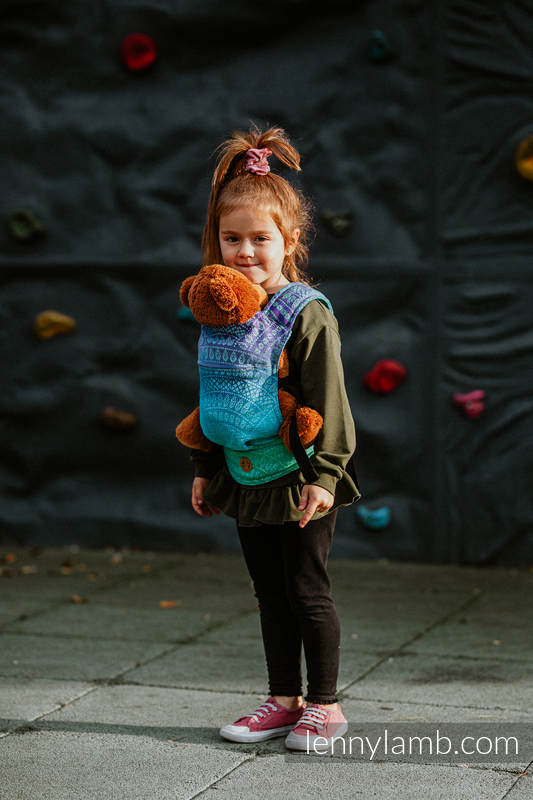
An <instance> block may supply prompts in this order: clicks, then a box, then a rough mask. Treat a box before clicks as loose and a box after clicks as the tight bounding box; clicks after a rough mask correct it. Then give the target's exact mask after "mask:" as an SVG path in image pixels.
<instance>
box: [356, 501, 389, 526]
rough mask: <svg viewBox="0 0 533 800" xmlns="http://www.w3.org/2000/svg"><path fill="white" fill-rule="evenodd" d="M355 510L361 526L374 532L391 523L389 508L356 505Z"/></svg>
mask: <svg viewBox="0 0 533 800" xmlns="http://www.w3.org/2000/svg"><path fill="white" fill-rule="evenodd" d="M355 510H356V513H357V516H358V517H359V519H360V520H361V522H362V523H363V525H364V526H365V527H366V528H371V529H372V530H375V531H377V530H380V529H381V528H386V527H387V525H389V523H390V521H391V510H390V508H389V506H381V508H368V507H367V506H359V505H358V506H357V508H356V509H355Z"/></svg>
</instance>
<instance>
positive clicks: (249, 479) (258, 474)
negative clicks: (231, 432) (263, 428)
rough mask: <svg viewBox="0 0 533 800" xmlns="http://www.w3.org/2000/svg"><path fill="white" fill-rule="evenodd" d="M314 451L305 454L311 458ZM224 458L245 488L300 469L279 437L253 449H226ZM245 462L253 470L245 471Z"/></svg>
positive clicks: (310, 449)
mask: <svg viewBox="0 0 533 800" xmlns="http://www.w3.org/2000/svg"><path fill="white" fill-rule="evenodd" d="M314 451H315V448H314V446H313V445H311V446H310V447H308V448H307V450H306V451H305V452H306V453H307V455H308V456H309V457H311V456H312V455H313V453H314ZM224 457H225V459H226V464H227V466H228V470H229V473H230V475H231V477H232V478H233V480H235V481H237V483H241V484H244V485H245V486H259V484H261V483H268V482H269V481H273V480H276V478H281V477H282V476H283V475H288V474H289V472H294V470H295V469H298V463H297V461H296V459H295V458H294V456H293V454H292V453H290V452H289V451H288V450H287V448H286V447H285V445H284V444H283V442H282V441H281V439H280V437H279V436H273V437H272V438H271V439H269V440H267V441H264V442H260V443H258V444H256V445H255V446H254V447H253V449H248V450H231V448H229V447H225V448H224ZM243 461H244V463H245V465H246V466H247V467H248V466H249V464H251V469H243V468H242V466H241V464H242V462H243Z"/></svg>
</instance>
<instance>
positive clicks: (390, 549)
mask: <svg viewBox="0 0 533 800" xmlns="http://www.w3.org/2000/svg"><path fill="white" fill-rule="evenodd" d="M354 8H355V10H353V9H354ZM1 28H2V54H3V62H4V68H3V78H2V80H3V83H4V86H3V89H4V91H3V94H2V124H1V126H0V131H1V136H2V139H3V142H2V145H3V146H2V152H3V155H4V157H3V158H2V160H1V162H0V179H1V183H2V186H3V191H2V195H1V198H0V203H1V205H2V215H3V217H4V219H7V217H8V215H9V214H10V213H11V212H12V211H14V210H16V209H20V208H29V209H32V210H33V211H34V212H35V213H37V214H38V215H39V216H40V217H41V218H42V220H43V221H44V223H45V225H46V228H47V236H46V237H43V238H36V239H35V240H33V241H31V242H29V243H28V242H27V243H21V242H17V241H15V240H13V238H12V237H11V236H10V234H9V231H8V228H7V226H6V225H5V226H4V228H3V230H2V233H1V237H2V238H1V272H2V283H1V288H0V303H1V309H2V319H3V325H2V329H1V340H0V341H1V369H2V376H1V379H2V388H3V391H2V393H1V399H0V403H1V410H2V421H1V428H0V435H1V441H0V444H1V472H2V499H1V505H0V521H1V532H2V533H1V535H2V540H3V542H4V544H8V543H10V542H13V541H16V542H24V543H31V544H42V545H49V544H67V543H71V542H79V543H80V544H83V545H89V546H101V545H105V544H119V545H132V546H140V547H146V548H159V547H163V548H166V547H176V548H181V549H188V550H209V549H217V548H220V549H234V548H237V546H238V543H237V538H236V534H235V532H234V529H233V523H232V522H231V521H230V520H227V519H225V520H221V519H220V518H216V519H210V520H203V519H200V518H199V517H196V516H195V515H194V513H193V512H192V510H191V509H190V505H189V495H190V481H191V473H190V467H189V464H188V462H187V456H186V451H185V450H184V449H182V448H181V447H180V446H179V445H178V444H177V442H176V441H175V439H174V427H175V424H176V422H177V421H178V420H179V419H181V418H182V417H183V416H184V415H185V414H186V413H188V411H189V410H190V409H191V408H192V407H193V406H194V405H195V403H196V395H197V377H196V366H195V343H196V337H197V329H196V327H195V323H191V322H188V321H185V320H178V319H177V317H176V311H177V308H178V302H177V288H178V285H179V283H180V281H181V280H182V279H183V278H184V277H185V276H186V275H188V274H191V273H193V272H196V271H197V269H198V267H199V263H200V250H199V241H200V235H201V229H202V225H203V222H204V215H205V206H206V202H207V195H208V187H209V179H210V170H211V168H212V166H213V161H212V160H211V161H209V156H210V154H211V153H212V151H213V149H214V148H215V147H216V145H217V144H218V143H219V142H220V141H221V139H223V138H224V137H225V136H226V135H227V134H228V133H229V132H231V131H232V130H233V129H235V128H238V127H241V128H242V127H247V125H248V121H249V120H250V119H253V120H255V121H256V122H258V123H259V124H266V123H275V124H281V125H282V126H284V127H286V128H287V130H288V132H289V134H290V135H291V137H292V139H293V140H294V142H295V144H296V145H297V146H298V147H299V149H300V150H301V153H302V159H303V167H304V170H303V173H302V177H301V181H300V185H301V187H302V188H303V189H304V190H305V191H306V192H307V193H308V194H309V195H311V197H312V198H313V201H314V204H315V208H316V220H317V238H316V241H315V243H314V245H313V248H312V260H311V266H312V271H313V273H314V274H315V276H317V277H319V278H321V279H322V281H323V282H322V286H321V288H322V289H323V291H324V292H325V293H326V294H328V296H329V297H330V298H331V300H332V303H333V305H334V308H335V311H336V314H337V316H338V319H339V323H340V326H341V331H342V341H343V345H342V347H343V357H344V364H345V370H346V382H347V387H348V391H349V396H350V401H351V404H352V410H353V414H354V418H355V421H356V427H357V432H358V453H357V466H358V473H359V478H360V483H361V488H362V491H363V495H364V497H363V500H362V501H361V503H364V504H366V505H368V507H369V508H378V507H380V506H383V505H387V506H389V507H390V509H391V511H392V522H391V524H390V526H389V527H387V528H385V529H383V530H379V531H370V530H368V529H366V528H365V527H363V525H362V524H361V522H360V521H359V520H358V518H357V514H356V507H355V506H353V507H351V508H347V509H344V510H343V512H341V515H340V517H339V524H338V528H337V532H336V537H335V544H334V550H333V555H343V556H357V557H376V556H384V557H390V558H399V559H420V560H426V561H448V560H452V561H461V562H479V563H486V562H513V561H514V562H515V563H523V562H524V560H526V561H527V559H531V558H532V557H533V528H532V525H531V521H532V517H533V513H532V512H533V508H532V505H533V492H532V491H531V487H532V485H533V474H532V472H533V469H532V462H533V456H532V448H531V434H532V432H533V431H532V428H533V424H532V391H531V390H532V388H533V387H532V384H533V370H532V369H531V363H532V361H531V357H532V355H533V333H532V326H531V322H532V312H531V308H532V307H533V292H532V275H533V272H532V268H531V250H530V248H531V244H532V240H533V217H532V214H531V209H532V201H533V194H532V192H533V184H531V183H530V182H527V181H525V180H524V179H522V178H520V177H519V176H518V174H517V173H516V171H515V169H514V166H513V153H514V149H515V147H516V145H517V143H518V142H519V141H520V140H521V138H523V137H524V136H525V135H526V134H529V133H531V132H533V129H532V127H531V125H532V122H533V101H532V100H531V77H532V71H533V55H532V53H533V10H532V9H531V5H530V4H528V3H526V2H523V3H520V2H514V1H513V2H509V3H505V4H503V3H496V2H486V0H475V1H474V0H471V1H470V2H451V0H449V2H434V3H424V2H407V1H406V2H392V1H391V2H380V1H379V0H377V1H376V2H368V3H360V4H354V3H351V2H350V3H348V2H330V3H329V4H327V10H324V4H323V3H314V2H305V3H304V2H298V1H297V0H293V2H290V0H289V1H288V2H280V1H278V2H271V3H269V4H267V5H266V6H264V7H261V8H259V7H258V6H256V5H255V4H249V3H247V2H244V0H243V1H242V2H237V1H236V0H234V1H233V2H231V1H230V2H226V3H222V2H214V0H211V2H200V3H197V2H193V0H183V1H182V2H180V3H175V2H171V0H159V1H157V2H147V3H144V4H143V3H140V2H133V1H132V2H120V0H113V1H111V2H107V3H100V4H87V3H83V4H82V3H79V2H78V3H76V2H72V3H63V2H56V3H52V2H50V3H38V2H27V1H26V0H17V2H11V3H7V4H4V6H3V14H2V23H1ZM375 29H379V30H382V31H383V32H384V33H385V34H386V36H387V37H388V40H389V42H390V45H391V48H392V50H393V57H392V58H391V59H389V60H387V61H383V62H376V61H373V60H371V59H370V58H369V57H368V46H369V40H370V37H371V33H372V31H373V30H375ZM132 31H141V32H144V33H147V34H149V35H151V36H153V37H154V39H155V41H156V43H157V46H158V59H157V61H156V63H155V64H154V65H153V66H152V67H150V68H149V69H148V70H146V71H145V72H142V73H138V74H134V73H131V72H129V71H128V70H127V69H126V68H125V67H124V66H123V64H122V63H121V60H120V57H119V46H120V42H121V40H122V38H123V37H124V36H125V35H126V34H128V33H130V32H132ZM6 67H7V68H6ZM328 209H329V210H331V211H334V212H337V213H346V214H352V215H353V220H354V223H353V226H352V227H351V229H350V231H349V233H348V235H347V236H345V237H344V238H336V237H335V236H334V235H332V233H331V232H330V230H329V229H328V227H327V225H326V224H324V223H323V222H321V221H320V220H321V214H322V212H323V211H324V210H328ZM47 308H52V309H57V310H58V311H61V312H63V313H66V314H69V315H72V316H73V317H75V318H76V320H77V328H76V330H75V331H73V332H72V333H71V334H69V335H68V336H58V337H55V338H53V339H50V340H48V341H41V340H38V339H37V338H36V337H35V335H34V333H33V330H32V325H33V318H34V316H35V315H36V314H37V313H38V312H39V311H41V310H43V309H47ZM380 358H395V359H398V360H399V361H401V362H402V363H403V364H404V365H405V366H406V367H407V369H408V377H407V380H406V382H405V383H404V384H403V385H402V386H401V387H400V388H399V389H398V390H397V391H395V392H393V393H391V394H390V395H386V396H376V395H373V394H371V393H369V392H368V391H367V390H365V389H363V388H362V385H361V380H362V377H363V375H364V373H365V372H367V371H368V370H369V369H370V368H371V367H372V365H373V364H374V362H375V361H376V360H377V359H380ZM476 388H482V389H484V390H485V392H486V409H485V411H484V412H483V414H482V415H481V416H480V417H479V418H478V419H475V420H471V419H468V418H466V417H465V416H463V415H462V414H461V412H460V411H459V410H458V409H457V408H456V407H454V406H453V405H452V402H451V396H452V394H453V393H454V392H468V391H471V390H472V389H476ZM107 405H113V406H116V407H119V408H122V409H124V410H127V411H132V412H134V413H135V414H137V415H138V417H139V425H138V426H137V428H135V429H133V430H131V431H127V432H126V431H122V432H121V431H111V430H109V429H106V428H104V427H103V426H102V425H101V423H100V421H99V416H100V413H101V411H102V409H103V408H104V407H105V406H107ZM359 505H360V504H359Z"/></svg>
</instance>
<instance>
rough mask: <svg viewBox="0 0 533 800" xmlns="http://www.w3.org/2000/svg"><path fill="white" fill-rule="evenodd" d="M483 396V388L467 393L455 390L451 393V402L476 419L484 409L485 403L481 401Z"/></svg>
mask: <svg viewBox="0 0 533 800" xmlns="http://www.w3.org/2000/svg"><path fill="white" fill-rule="evenodd" d="M484 397H485V392H484V391H483V389H475V390H474V391H473V392H468V393H467V394H459V393H458V392H456V393H455V394H454V395H453V402H454V403H455V405H456V406H459V407H460V408H462V410H463V412H464V413H465V415H466V416H467V417H470V419H476V417H479V415H480V414H481V412H482V411H484V409H485V403H484V402H483V399H484Z"/></svg>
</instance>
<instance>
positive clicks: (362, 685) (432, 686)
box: [343, 652, 533, 710]
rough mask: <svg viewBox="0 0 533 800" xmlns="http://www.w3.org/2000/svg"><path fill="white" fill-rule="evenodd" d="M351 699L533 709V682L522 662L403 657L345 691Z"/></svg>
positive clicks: (388, 660)
mask: <svg viewBox="0 0 533 800" xmlns="http://www.w3.org/2000/svg"><path fill="white" fill-rule="evenodd" d="M343 692H344V694H345V695H346V696H348V697H351V698H361V699H370V698H372V699H376V700H382V701H390V700H394V699H397V700H401V701H403V702H406V701H410V702H416V703H424V702H429V703H431V702H433V703H435V702H439V703H446V704H448V705H457V706H464V707H468V708H474V707H477V708H509V709H518V710H520V709H522V708H533V680H532V679H531V675H530V673H529V672H528V668H527V667H526V668H524V665H523V663H522V662H520V661H511V660H496V659H482V658H478V659H474V658H471V659H467V658H447V657H444V656H431V655H425V654H413V653H405V652H402V653H400V654H397V655H395V656H390V657H388V658H387V659H386V660H384V661H383V663H381V664H380V665H379V666H377V667H376V668H375V669H374V670H372V672H370V673H369V674H368V675H366V676H365V677H364V678H363V679H362V680H358V681H356V682H355V683H353V684H352V685H350V686H344V687H343Z"/></svg>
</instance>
